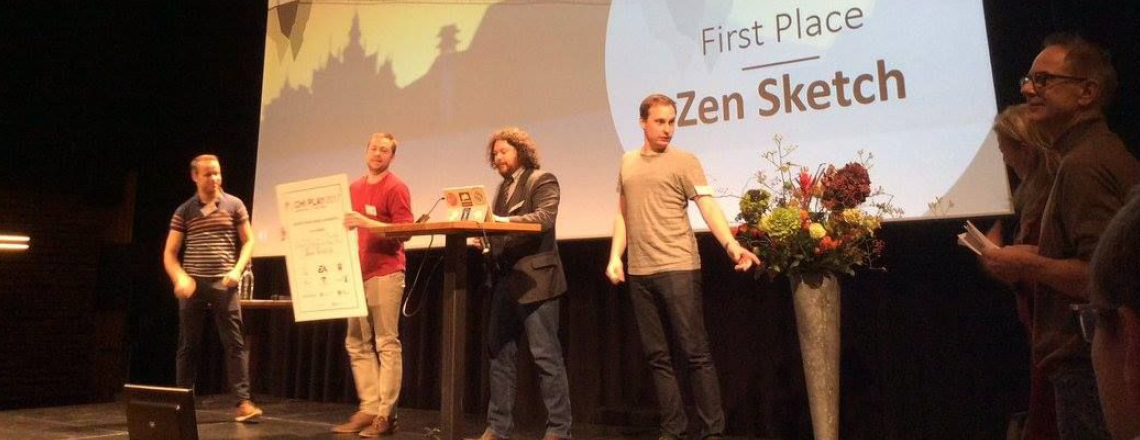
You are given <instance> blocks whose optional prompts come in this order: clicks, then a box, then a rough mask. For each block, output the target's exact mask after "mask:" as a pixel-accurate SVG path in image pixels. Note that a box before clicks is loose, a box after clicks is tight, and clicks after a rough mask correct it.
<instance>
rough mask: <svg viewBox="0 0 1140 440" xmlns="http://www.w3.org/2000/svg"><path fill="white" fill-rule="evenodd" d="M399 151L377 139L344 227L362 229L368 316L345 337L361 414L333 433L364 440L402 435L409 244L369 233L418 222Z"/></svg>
mask: <svg viewBox="0 0 1140 440" xmlns="http://www.w3.org/2000/svg"><path fill="white" fill-rule="evenodd" d="M396 147H397V143H396V138H395V137H393V136H392V135H391V134H388V133H373V134H372V136H371V137H370V138H369V140H368V146H367V147H366V149H365V151H364V163H365V165H367V167H368V174H366V175H364V176H363V177H361V178H360V179H357V180H356V181H355V182H352V184H351V185H350V186H349V194H351V197H352V212H349V213H347V214H345V216H344V226H345V227H347V228H350V229H351V228H356V230H357V234H358V239H359V243H360V269H361V271H362V272H363V278H364V296H365V298H366V299H367V302H368V315H367V316H362V317H359V318H349V319H348V331H347V334H346V335H345V338H344V346H345V349H346V350H347V351H348V357H349V361H350V363H351V367H352V379H353V381H354V382H356V394H357V397H359V398H360V409H359V410H358V411H357V412H356V413H355V414H353V415H352V417H350V418H349V420H348V421H347V422H345V423H344V424H340V425H337V426H334V427H333V429H332V430H333V432H340V433H353V432H359V433H360V436H361V437H376V436H381V435H389V434H392V433H394V432H395V431H396V416H395V414H394V413H393V411H394V409H395V408H396V400H398V399H399V397H400V383H401V381H402V380H403V376H402V372H403V365H404V360H403V355H402V351H401V350H402V347H401V345H400V339H399V337H400V334H399V323H400V301H401V300H402V299H403V297H404V264H405V257H404V244H403V242H402V241H400V240H396V239H389V238H380V237H377V236H375V235H373V234H372V232H371V231H370V230H369V229H370V228H374V227H378V226H385V225H389V224H393V223H411V222H412V209H411V193H410V192H409V191H408V186H407V185H405V184H404V181H402V180H400V178H398V177H396V175H395V174H392V172H391V171H389V170H388V168H389V166H391V165H392V160H393V159H395V157H396ZM377 354H379V359H378V358H377Z"/></svg>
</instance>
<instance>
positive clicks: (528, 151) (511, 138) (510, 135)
mask: <svg viewBox="0 0 1140 440" xmlns="http://www.w3.org/2000/svg"><path fill="white" fill-rule="evenodd" d="M498 141H506V142H507V143H508V144H510V146H512V147H515V151H516V152H517V153H518V155H519V165H522V167H523V168H531V169H535V170H537V169H539V164H538V145H537V144H535V143H534V139H531V137H530V135H529V134H527V132H525V131H522V129H520V128H518V127H507V128H504V129H502V130H499V131H496V132H494V133H491V140H489V141H487V160H488V162H490V163H491V168H494V167H495V142H498Z"/></svg>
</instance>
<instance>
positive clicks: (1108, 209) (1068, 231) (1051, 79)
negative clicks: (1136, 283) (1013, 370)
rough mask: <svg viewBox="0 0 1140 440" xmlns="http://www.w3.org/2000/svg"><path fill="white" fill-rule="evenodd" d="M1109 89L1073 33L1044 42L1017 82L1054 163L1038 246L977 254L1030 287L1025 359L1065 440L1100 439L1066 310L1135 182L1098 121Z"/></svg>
mask: <svg viewBox="0 0 1140 440" xmlns="http://www.w3.org/2000/svg"><path fill="white" fill-rule="evenodd" d="M1115 88H1116V72H1115V70H1114V69H1113V67H1112V64H1111V62H1110V61H1109V58H1108V55H1107V54H1106V53H1105V52H1104V50H1103V49H1101V48H1099V47H1097V46H1096V45H1094V44H1092V43H1090V42H1088V41H1086V40H1084V39H1083V38H1080V37H1077V36H1073V35H1055V36H1051V37H1049V38H1048V39H1046V40H1045V45H1044V49H1043V50H1042V51H1041V53H1040V54H1038V55H1037V58H1036V59H1035V60H1034V61H1033V66H1032V67H1031V68H1030V70H1029V74H1028V75H1026V77H1025V78H1024V79H1022V82H1021V93H1022V95H1024V96H1025V100H1026V104H1027V105H1028V106H1029V116H1030V120H1031V121H1032V122H1033V123H1036V124H1039V127H1040V128H1041V130H1042V131H1044V132H1045V133H1046V134H1048V135H1049V136H1050V137H1051V138H1052V139H1053V148H1054V149H1055V150H1056V151H1057V153H1058V154H1059V155H1060V156H1061V163H1060V166H1059V169H1058V171H1057V176H1056V178H1055V180H1054V183H1053V187H1052V190H1051V191H1050V193H1049V200H1048V201H1047V202H1046V205H1045V212H1044V214H1043V216H1042V220H1041V235H1040V237H1039V239H1038V246H1037V247H1033V246H1006V247H1002V248H999V249H995V250H992V251H988V252H986V253H985V255H984V261H985V263H986V266H987V268H988V269H989V270H990V271H991V272H992V273H994V274H995V275H997V276H998V277H1000V278H1002V279H1004V280H1006V281H1008V282H1017V281H1021V282H1027V283H1031V284H1032V285H1034V286H1035V288H1034V300H1033V301H1034V309H1033V320H1032V325H1033V335H1034V336H1033V359H1034V362H1035V363H1036V365H1037V367H1038V368H1040V369H1041V370H1043V371H1044V372H1045V374H1046V375H1048V377H1049V381H1050V382H1051V383H1052V385H1053V389H1054V394H1055V396H1056V410H1057V429H1058V432H1060V434H1061V438H1064V439H1107V438H1108V433H1107V432H1106V430H1105V427H1104V419H1103V416H1102V414H1101V408H1100V401H1099V399H1098V398H1097V392H1096V378H1095V375H1094V373H1093V368H1092V362H1091V360H1090V358H1089V346H1088V344H1087V343H1086V342H1084V341H1083V340H1082V338H1081V335H1080V328H1079V324H1078V322H1077V320H1076V319H1074V316H1073V313H1072V311H1071V310H1070V307H1071V305H1073V304H1081V303H1086V302H1088V296H1087V291H1086V289H1087V287H1088V280H1089V264H1088V261H1089V260H1090V258H1091V257H1092V252H1093V250H1094V249H1095V248H1096V245H1097V242H1098V240H1099V239H1100V235H1101V232H1102V231H1104V228H1105V226H1106V225H1107V224H1108V222H1109V220H1110V219H1111V218H1112V216H1113V214H1115V213H1116V212H1117V211H1118V210H1119V209H1120V207H1121V206H1122V205H1124V201H1125V198H1126V196H1127V194H1128V191H1129V189H1130V188H1132V186H1134V185H1135V184H1136V183H1137V182H1140V163H1137V161H1136V159H1135V158H1134V157H1132V155H1131V154H1129V153H1128V151H1127V149H1126V148H1125V147H1124V143H1123V142H1122V141H1121V140H1120V138H1119V137H1117V136H1116V134H1114V133H1113V132H1111V131H1110V130H1109V129H1108V126H1107V125H1106V124H1105V121H1104V112H1103V109H1104V107H1105V106H1106V105H1107V104H1108V102H1109V101H1110V100H1111V98H1112V94H1113V92H1114V90H1115Z"/></svg>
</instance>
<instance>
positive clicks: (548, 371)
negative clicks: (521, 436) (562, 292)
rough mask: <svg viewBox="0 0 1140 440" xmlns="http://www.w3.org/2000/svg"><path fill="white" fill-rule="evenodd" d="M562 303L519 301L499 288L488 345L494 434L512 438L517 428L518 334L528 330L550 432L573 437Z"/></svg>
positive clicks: (489, 407) (489, 414) (489, 416)
mask: <svg viewBox="0 0 1140 440" xmlns="http://www.w3.org/2000/svg"><path fill="white" fill-rule="evenodd" d="M560 301H561V298H560V297H559V298H553V299H549V300H545V301H540V302H536V303H530V304H519V303H518V302H516V301H515V300H514V298H512V297H511V296H510V295H508V294H507V293H506V292H502V291H500V289H498V288H496V289H495V294H494V298H493V299H492V304H491V318H490V323H489V325H488V327H487V348H488V349H489V351H490V355H491V372H490V374H491V387H490V388H491V390H490V392H491V399H490V400H491V401H490V403H489V404H488V405H487V425H488V426H489V428H490V429H491V431H493V432H494V433H495V435H496V436H499V437H502V438H510V435H511V431H512V430H513V429H514V422H513V420H512V415H511V414H512V411H513V409H514V404H515V388H516V386H515V383H516V376H517V374H518V372H517V369H516V364H515V362H516V360H515V359H516V355H517V354H518V337H519V335H520V333H521V332H522V331H523V330H524V329H525V331H526V337H527V340H528V341H530V353H531V355H532V356H533V357H534V363H535V365H536V366H538V372H539V375H540V378H539V379H540V385H539V386H540V389H541V391H542V402H543V404H544V405H546V434H547V435H555V436H558V437H561V438H570V422H571V415H570V385H569V383H568V381H567V380H566V366H565V364H563V363H562V344H561V343H559V341H558V312H559V308H560V303H561V302H560Z"/></svg>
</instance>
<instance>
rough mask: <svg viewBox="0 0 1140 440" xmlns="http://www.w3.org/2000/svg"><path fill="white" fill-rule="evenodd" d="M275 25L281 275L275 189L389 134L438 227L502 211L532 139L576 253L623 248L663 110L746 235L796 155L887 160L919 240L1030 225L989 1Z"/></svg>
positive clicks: (553, 8) (451, 8)
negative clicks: (557, 189)
mask: <svg viewBox="0 0 1140 440" xmlns="http://www.w3.org/2000/svg"><path fill="white" fill-rule="evenodd" d="M267 24H268V27H267V32H266V40H265V70H264V79H263V81H264V83H263V90H262V104H261V127H260V130H261V131H260V140H259V145H258V153H257V174H256V184H255V189H254V205H253V212H252V215H253V226H254V230H255V233H256V235H257V237H258V239H259V242H258V246H257V255H259V256H271V255H281V254H282V253H283V252H284V247H283V246H282V244H281V240H282V237H281V232H280V231H281V227H280V223H279V221H278V214H277V208H276V200H275V196H274V187H275V186H276V185H278V184H281V183H285V182H291V181H296V180H302V179H308V178H314V177H321V176H327V175H333V174H340V173H348V174H349V176H350V177H352V178H355V177H359V176H361V175H363V174H364V173H365V172H366V167H365V164H364V148H365V144H366V142H367V139H368V136H369V134H370V133H372V132H375V131H387V132H391V133H393V134H394V135H395V136H396V137H397V138H398V140H399V142H400V144H399V149H398V151H397V154H396V158H395V160H394V162H393V164H392V167H391V170H392V172H394V173H395V174H396V175H398V176H400V177H401V178H402V179H403V180H404V181H405V182H407V184H408V186H409V188H410V190H411V194H412V208H413V213H414V214H415V215H416V216H419V215H420V214H423V213H425V212H426V211H427V210H428V209H429V208H430V207H431V206H432V205H433V203H435V201H436V200H437V199H438V198H439V197H440V194H441V191H442V189H443V188H445V187H453V186H465V185H480V184H481V185H485V186H486V187H487V188H488V190H489V191H493V189H494V188H496V185H497V184H498V182H499V181H500V177H499V176H498V175H497V174H496V173H495V171H494V170H493V169H491V167H490V164H489V163H488V159H487V154H486V148H487V139H488V138H489V136H490V134H491V133H492V132H493V131H495V130H497V129H500V128H503V127H506V126H517V127H520V128H522V129H523V130H526V131H527V132H529V133H530V134H531V135H532V137H533V138H534V139H535V140H536V141H537V143H538V146H539V151H540V158H541V165H542V167H543V169H547V170H549V171H551V172H553V173H554V174H556V175H557V176H558V178H559V181H560V183H561V188H562V202H561V209H560V211H559V218H558V235H559V237H560V238H563V239H575V238H592V237H605V236H609V235H610V232H611V228H612V218H613V216H612V215H613V212H614V210H615V209H616V206H617V193H616V181H617V171H618V169H617V167H618V162H619V158H620V156H621V155H622V154H623V153H625V152H626V151H632V150H636V149H639V148H641V146H642V142H643V137H642V132H641V129H640V127H639V125H638V105H639V103H640V102H641V99H642V98H644V97H645V96H646V95H648V94H650V93H654V92H660V93H664V94H666V95H669V96H671V97H673V98H674V99H676V100H677V110H678V129H677V134H676V136H675V137H674V140H673V144H674V145H675V146H676V147H677V148H680V149H683V150H687V151H691V152H694V153H695V154H696V155H697V156H698V157H699V158H700V160H701V161H702V163H703V166H704V171H705V174H706V175H707V176H708V179H709V182H710V184H711V185H712V186H714V187H715V188H716V189H717V194H718V195H719V196H720V197H719V198H718V201H720V203H721V206H722V207H723V208H724V211H725V213H726V216H727V217H728V218H729V219H730V220H731V219H733V218H734V217H735V215H736V213H737V211H738V208H737V202H738V200H737V199H736V198H735V196H736V195H739V194H741V193H742V192H743V191H744V190H745V189H748V188H754V187H756V186H757V185H756V182H755V175H756V173H757V172H758V171H762V170H764V171H768V172H771V169H770V168H771V166H770V165H769V164H768V163H766V162H765V161H764V160H763V159H762V158H761V153H763V152H764V151H767V150H770V149H772V148H773V147H774V141H773V138H774V137H775V136H777V135H778V136H780V137H782V139H783V142H784V143H785V144H786V145H796V146H797V147H798V148H797V149H796V151H795V152H794V156H793V157H792V158H791V160H793V161H794V162H796V163H799V164H804V165H808V166H810V167H813V168H814V166H815V165H816V164H819V163H834V164H836V165H837V166H841V165H843V164H844V163H846V162H850V161H854V160H856V159H857V152H859V151H864V152H867V153H871V154H873V155H874V159H873V168H871V170H870V171H871V178H872V181H873V183H874V184H875V185H876V186H882V187H883V189H884V190H885V191H886V192H888V193H890V194H891V195H892V196H893V204H894V205H895V206H898V207H900V208H902V209H903V210H904V211H905V214H904V215H903V216H902V217H900V218H901V219H902V220H913V219H925V218H945V217H964V216H975V215H991V214H1004V213H1008V212H1010V210H1011V208H1010V201H1009V188H1008V185H1007V181H1006V176H1005V167H1004V166H1003V165H1002V162H1001V156H1000V153H999V152H998V150H997V148H996V142H995V141H994V139H993V136H992V134H991V133H990V130H989V128H990V124H991V121H992V118H993V115H994V113H995V110H996V109H995V99H994V92H993V82H992V77H991V75H992V73H991V68H990V60H989V53H988V49H987V47H988V46H987V42H986V28H985V20H984V14H983V11H982V3H981V1H980V0H956V1H946V2H913V1H906V0H884V1H873V0H844V1H807V0H802V1H782V2H760V1H751V0H748V1H745V0H741V1H708V2H701V1H693V0H660V1H642V0H614V1H612V2H610V1H601V0H577V1H575V0H560V1H554V0H533V1H503V2H496V1H478V0H471V1H456V0H421V1H415V0H409V1H380V0H375V1H365V0H359V1H352V0H329V1H322V0H311V1H303V2H299V1H270V2H269V3H268V9H267ZM432 214H433V216H434V217H435V218H439V217H441V216H442V210H441V209H437V210H436V211H435V212H434V213H432ZM690 218H692V219H694V222H695V225H694V226H696V227H697V228H704V225H703V224H701V217H700V215H697V214H696V213H691V214H690ZM425 243H426V241H414V242H412V244H411V246H412V247H417V246H423V245H424V244H425Z"/></svg>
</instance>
